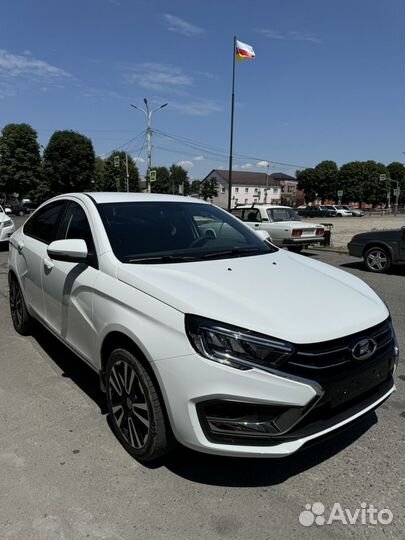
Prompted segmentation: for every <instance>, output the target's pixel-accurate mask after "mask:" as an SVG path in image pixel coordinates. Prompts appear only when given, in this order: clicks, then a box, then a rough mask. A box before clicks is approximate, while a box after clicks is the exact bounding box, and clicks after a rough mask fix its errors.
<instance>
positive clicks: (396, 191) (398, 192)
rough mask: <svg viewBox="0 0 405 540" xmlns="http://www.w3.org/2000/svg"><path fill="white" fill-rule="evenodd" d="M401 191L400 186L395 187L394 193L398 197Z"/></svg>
mask: <svg viewBox="0 0 405 540" xmlns="http://www.w3.org/2000/svg"><path fill="white" fill-rule="evenodd" d="M400 193H401V190H400V188H396V189H394V195H395V197H397V196H398V197H399V194H400Z"/></svg>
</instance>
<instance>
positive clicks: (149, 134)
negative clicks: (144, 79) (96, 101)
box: [130, 98, 167, 193]
mask: <svg viewBox="0 0 405 540" xmlns="http://www.w3.org/2000/svg"><path fill="white" fill-rule="evenodd" d="M143 102H144V103H145V109H142V107H137V106H136V105H132V103H130V105H131V107H133V108H134V109H138V111H142V112H143V113H144V114H145V115H146V118H147V121H148V129H147V137H148V171H147V175H146V177H147V187H148V193H150V192H151V184H150V171H151V169H152V128H151V120H152V114H153V113H154V112H156V111H158V110H159V109H163V107H166V105H167V103H164V104H163V105H160V107H156V109H152V110H150V109H149V104H148V100H147V99H146V98H144V99H143Z"/></svg>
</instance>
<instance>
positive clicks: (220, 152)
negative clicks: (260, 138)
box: [153, 129, 306, 168]
mask: <svg viewBox="0 0 405 540" xmlns="http://www.w3.org/2000/svg"><path fill="white" fill-rule="evenodd" d="M153 131H154V133H156V134H157V135H161V136H163V137H166V138H168V139H172V140H174V141H176V142H180V143H182V144H184V145H186V146H189V147H191V148H194V149H196V150H204V151H205V152H206V153H209V154H211V155H215V156H216V157H227V156H228V152H227V151H226V150H224V149H222V148H218V147H215V146H211V145H208V144H205V143H200V142H198V141H195V140H193V139H189V138H186V137H181V136H178V135H171V134H169V133H166V132H164V131H161V130H157V129H154V130H153ZM234 155H235V156H237V157H239V158H243V159H251V160H254V161H268V162H269V163H273V164H274V165H279V166H282V167H297V168H306V165H299V164H297V163H286V162H282V161H275V160H272V159H265V158H263V157H256V156H251V155H247V154H240V153H235V154H234Z"/></svg>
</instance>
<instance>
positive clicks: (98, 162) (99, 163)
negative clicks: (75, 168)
mask: <svg viewBox="0 0 405 540" xmlns="http://www.w3.org/2000/svg"><path fill="white" fill-rule="evenodd" d="M104 175H105V161H104V159H103V158H101V157H99V156H97V157H96V159H95V162H94V184H93V185H94V190H95V191H105V190H104V182H105V179H104Z"/></svg>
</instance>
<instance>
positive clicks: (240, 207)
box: [232, 203, 291, 210]
mask: <svg viewBox="0 0 405 540" xmlns="http://www.w3.org/2000/svg"><path fill="white" fill-rule="evenodd" d="M246 208H250V209H252V210H254V209H255V208H291V206H281V205H280V204H258V203H256V204H254V205H253V206H252V205H251V204H240V205H239V204H238V206H235V208H232V210H246Z"/></svg>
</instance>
